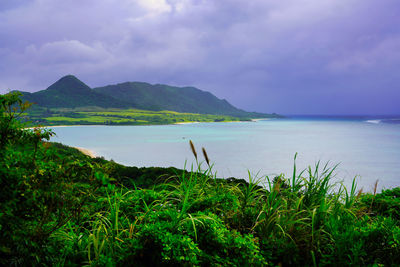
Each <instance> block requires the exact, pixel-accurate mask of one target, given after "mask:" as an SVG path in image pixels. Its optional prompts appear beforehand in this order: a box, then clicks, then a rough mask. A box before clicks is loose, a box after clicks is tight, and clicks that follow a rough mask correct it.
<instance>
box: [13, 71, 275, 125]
mask: <svg viewBox="0 0 400 267" xmlns="http://www.w3.org/2000/svg"><path fill="white" fill-rule="evenodd" d="M21 93H22V94H23V97H22V98H23V99H24V100H27V101H29V102H33V103H36V104H37V105H38V106H39V107H42V108H82V107H100V108H119V109H127V108H133V109H142V110H151V111H161V110H170V111H176V112H185V113H198V114H213V115H227V116H234V117H246V118H250V117H251V118H259V117H274V116H276V114H273V115H270V114H263V113H253V112H246V111H244V110H241V109H238V108H236V107H234V106H233V105H231V104H230V103H229V102H228V101H227V100H225V99H219V98H217V97H216V96H214V95H213V94H211V93H210V92H206V91H202V90H200V89H197V88H195V87H176V86H170V85H164V84H155V85H152V84H149V83H145V82H125V83H120V84H116V85H107V86H104V87H97V88H94V89H92V88H90V87H89V86H88V85H86V84H85V83H84V82H82V81H81V80H79V79H78V78H77V77H75V76H73V75H67V76H64V77H62V78H61V79H59V80H58V81H56V82H55V83H54V84H52V85H51V86H49V87H48V88H47V89H45V90H41V91H38V92H34V93H29V92H21Z"/></svg>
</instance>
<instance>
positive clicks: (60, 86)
mask: <svg viewBox="0 0 400 267" xmlns="http://www.w3.org/2000/svg"><path fill="white" fill-rule="evenodd" d="M22 93H23V99H24V100H27V101H29V102H32V103H36V104H38V105H39V106H41V107H47V108H76V107H86V106H97V107H103V108H126V107H128V106H129V104H128V103H124V102H123V101H120V100H116V99H114V98H112V97H111V96H107V95H103V94H100V93H97V92H95V91H93V90H92V89H91V88H90V87H89V86H87V85H86V84H85V83H83V82H82V81H80V80H79V79H78V78H76V77H75V76H72V75H67V76H64V77H63V78H61V79H59V80H58V81H57V82H55V83H54V84H52V85H51V86H50V87H48V88H47V89H46V90H42V91H39V92H35V93H28V92H22Z"/></svg>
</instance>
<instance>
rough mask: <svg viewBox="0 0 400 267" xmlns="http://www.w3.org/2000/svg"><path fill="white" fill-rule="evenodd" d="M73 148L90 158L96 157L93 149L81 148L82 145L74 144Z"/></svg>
mask: <svg viewBox="0 0 400 267" xmlns="http://www.w3.org/2000/svg"><path fill="white" fill-rule="evenodd" d="M73 148H76V149H78V150H79V151H80V152H82V153H83V154H85V155H86V156H89V157H91V158H95V157H96V153H95V152H94V151H93V150H90V149H87V148H83V147H76V146H74V147H73Z"/></svg>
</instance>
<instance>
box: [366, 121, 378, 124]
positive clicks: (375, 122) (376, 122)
mask: <svg viewBox="0 0 400 267" xmlns="http://www.w3.org/2000/svg"><path fill="white" fill-rule="evenodd" d="M365 122H369V123H374V124H378V123H381V122H382V120H366V121H365Z"/></svg>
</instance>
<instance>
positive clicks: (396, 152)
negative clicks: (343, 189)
mask: <svg viewBox="0 0 400 267" xmlns="http://www.w3.org/2000/svg"><path fill="white" fill-rule="evenodd" d="M378 122H379V121H378ZM378 122H377V121H373V122H367V121H365V120H332V119H325V120H318V119H287V120H286V119H285V120H264V121H257V122H232V123H195V124H183V125H165V126H72V127H55V128H53V129H54V131H55V132H56V134H57V137H55V138H53V141H57V142H62V143H64V144H67V145H70V146H76V147H83V148H87V149H90V150H92V151H94V152H95V153H96V155H98V156H104V157H105V158H106V159H113V160H114V161H116V162H119V163H122V164H125V165H133V166H139V167H140V166H163V167H169V166H175V167H178V168H183V167H184V164H185V161H187V165H188V166H190V164H191V163H193V161H194V157H193V155H192V153H191V151H190V149H189V144H188V142H189V139H191V140H192V141H193V143H194V144H195V146H196V148H197V152H198V154H199V155H200V156H201V157H200V158H201V160H202V161H203V158H202V155H201V147H204V148H205V149H206V150H207V153H208V155H209V157H210V160H211V161H212V162H213V163H214V170H216V171H217V175H218V176H219V177H225V178H227V177H238V178H247V177H248V174H247V172H248V170H250V171H251V173H253V174H254V175H255V174H257V173H258V175H259V176H263V175H268V176H270V177H271V176H274V175H276V174H280V173H285V174H286V176H287V177H289V176H290V175H291V174H292V171H293V157H294V155H295V153H296V152H297V153H298V157H297V161H296V163H297V166H298V169H302V168H306V167H307V166H308V165H314V164H315V163H316V162H317V161H318V160H321V161H322V162H323V163H326V162H327V161H330V162H331V166H333V165H334V164H339V166H338V169H337V171H336V177H335V179H337V180H343V181H344V183H345V184H346V185H349V184H350V183H351V180H352V179H353V177H355V176H359V178H358V184H359V187H363V188H364V190H366V191H370V190H371V188H372V186H373V184H374V183H375V181H376V180H377V179H379V188H390V187H395V186H400V124H392V123H378Z"/></svg>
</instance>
